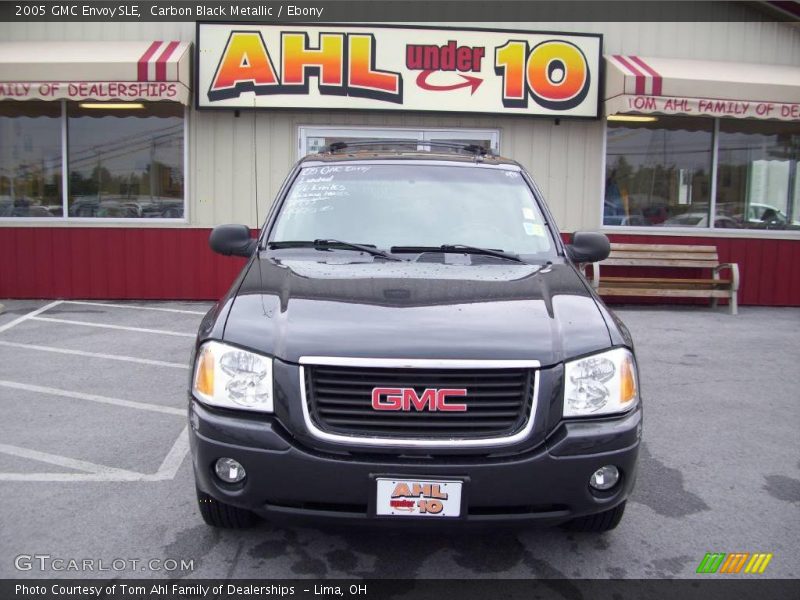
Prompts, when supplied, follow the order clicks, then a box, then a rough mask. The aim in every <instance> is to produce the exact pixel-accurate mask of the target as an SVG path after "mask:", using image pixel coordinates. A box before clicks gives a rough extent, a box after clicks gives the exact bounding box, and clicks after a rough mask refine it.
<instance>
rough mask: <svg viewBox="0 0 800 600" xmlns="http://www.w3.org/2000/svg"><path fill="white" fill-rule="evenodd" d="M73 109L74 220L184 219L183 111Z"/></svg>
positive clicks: (172, 107) (161, 107)
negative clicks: (88, 218)
mask: <svg viewBox="0 0 800 600" xmlns="http://www.w3.org/2000/svg"><path fill="white" fill-rule="evenodd" d="M134 106H138V107H139V108H133V107H131V108H123V109H119V108H115V109H110V108H99V109H98V108H84V107H82V106H81V105H80V104H77V103H70V104H69V105H68V108H67V118H68V135H67V139H68V152H67V156H68V157H69V199H68V205H69V216H71V217H98V218H140V217H160V218H181V217H183V190H184V172H183V107H182V106H180V105H178V104H175V103H169V102H164V103H155V102H154V103H146V104H137V105H134Z"/></svg>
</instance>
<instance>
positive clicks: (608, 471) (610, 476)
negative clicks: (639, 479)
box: [589, 465, 619, 490]
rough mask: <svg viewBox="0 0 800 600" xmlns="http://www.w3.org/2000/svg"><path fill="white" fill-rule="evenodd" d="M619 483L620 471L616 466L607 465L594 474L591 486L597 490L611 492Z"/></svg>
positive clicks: (590, 479)
mask: <svg viewBox="0 0 800 600" xmlns="http://www.w3.org/2000/svg"><path fill="white" fill-rule="evenodd" d="M617 481H619V469H617V467H615V466H614V465H606V466H605V467H600V468H599V469H597V471H595V472H594V473H592V476H591V477H590V478H589V485H590V486H592V487H593V488H594V489H596V490H610V489H611V488H612V487H614V486H615V485H617Z"/></svg>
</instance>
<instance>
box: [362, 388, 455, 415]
mask: <svg viewBox="0 0 800 600" xmlns="http://www.w3.org/2000/svg"><path fill="white" fill-rule="evenodd" d="M466 395H467V390H465V389H457V390H456V389H447V388H443V389H438V390H437V389H435V388H428V389H426V390H425V391H424V392H422V395H421V396H418V395H417V391H416V390H415V389H414V388H384V387H376V388H372V408H373V409H375V410H404V411H410V410H416V411H423V410H429V411H432V412H435V411H453V412H466V410H467V405H466V404H456V403H455V402H448V401H447V399H448V398H449V397H454V396H458V397H464V396H466Z"/></svg>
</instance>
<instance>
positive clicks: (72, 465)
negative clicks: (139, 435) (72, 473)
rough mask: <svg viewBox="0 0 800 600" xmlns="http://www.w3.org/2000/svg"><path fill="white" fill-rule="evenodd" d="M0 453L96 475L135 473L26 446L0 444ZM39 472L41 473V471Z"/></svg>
mask: <svg viewBox="0 0 800 600" xmlns="http://www.w3.org/2000/svg"><path fill="white" fill-rule="evenodd" d="M0 453H2V454H9V455H11V456H17V457H19V458H28V459H31V460H35V461H38V462H44V463H47V464H51V465H58V466H59V467H67V468H68V469H76V470H78V471H86V472H88V473H94V474H97V475H100V474H104V475H117V476H119V475H121V476H123V477H127V476H130V475H137V473H135V472H134V471H128V470H127V469H117V468H115V467H108V466H106V465H98V464H96V463H92V462H87V461H85V460H78V459H76V458H68V457H66V456H59V455H57V454H50V453H49V452H39V451H38V450H29V449H28V448H21V447H19V446H12V445H10V444H0ZM39 474H40V475H41V473H39ZM2 475H3V474H0V477H2Z"/></svg>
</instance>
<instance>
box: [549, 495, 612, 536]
mask: <svg viewBox="0 0 800 600" xmlns="http://www.w3.org/2000/svg"><path fill="white" fill-rule="evenodd" d="M624 513H625V502H623V503H622V504H619V505H617V506H615V507H614V508H612V509H610V510H606V511H603V512H601V513H597V514H596V515H588V516H586V517H578V518H576V519H572V520H571V521H567V522H566V523H564V525H563V527H564V529H567V530H568V531H583V532H587V533H603V532H604V531H611V530H612V529H614V528H615V527H616V526H617V525H619V522H620V521H621V520H622V515H623V514H624Z"/></svg>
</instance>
